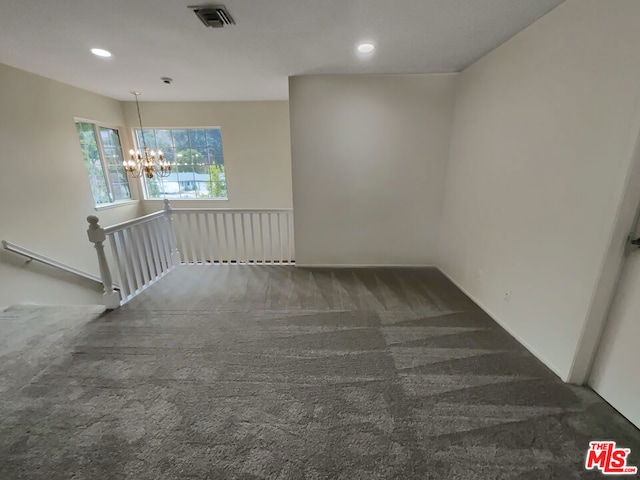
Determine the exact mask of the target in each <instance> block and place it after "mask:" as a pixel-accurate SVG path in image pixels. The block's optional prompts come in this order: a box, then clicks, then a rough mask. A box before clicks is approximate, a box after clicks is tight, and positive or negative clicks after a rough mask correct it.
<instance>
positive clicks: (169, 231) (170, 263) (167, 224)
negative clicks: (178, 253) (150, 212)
mask: <svg viewBox="0 0 640 480" xmlns="http://www.w3.org/2000/svg"><path fill="white" fill-rule="evenodd" d="M158 228H160V233H161V235H162V244H163V246H164V255H165V257H166V259H167V270H171V269H172V268H173V267H174V266H175V264H174V260H176V259H174V258H173V247H172V245H173V242H175V247H176V249H177V248H178V240H177V237H176V234H175V231H174V230H173V222H172V221H170V220H169V217H165V218H164V219H163V221H162V223H160V225H159V226H158Z"/></svg>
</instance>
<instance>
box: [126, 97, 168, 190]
mask: <svg viewBox="0 0 640 480" xmlns="http://www.w3.org/2000/svg"><path fill="white" fill-rule="evenodd" d="M131 94H132V95H135V97H136V109H137V110H138V121H139V122H140V136H141V137H142V150H129V160H125V161H124V162H122V166H123V167H124V171H125V172H127V173H128V174H129V175H131V176H132V177H133V178H140V177H142V176H145V177H147V178H153V177H154V176H156V175H157V176H159V177H167V176H168V175H169V174H170V173H171V164H170V163H169V162H168V161H167V160H165V159H164V155H163V154H162V150H158V152H157V153H156V152H155V151H153V150H149V149H148V148H147V142H146V141H145V139H144V130H143V128H142V117H141V116H140V104H139V103H138V95H140V92H131Z"/></svg>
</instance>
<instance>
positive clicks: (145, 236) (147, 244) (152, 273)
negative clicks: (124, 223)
mask: <svg viewBox="0 0 640 480" xmlns="http://www.w3.org/2000/svg"><path fill="white" fill-rule="evenodd" d="M140 233H141V236H142V244H143V245H144V253H145V257H146V260H147V270H149V281H151V280H155V279H156V278H158V275H159V274H158V273H157V272H156V267H155V263H154V262H153V252H152V250H151V240H150V239H149V230H148V229H147V225H146V224H144V223H143V224H142V225H140Z"/></svg>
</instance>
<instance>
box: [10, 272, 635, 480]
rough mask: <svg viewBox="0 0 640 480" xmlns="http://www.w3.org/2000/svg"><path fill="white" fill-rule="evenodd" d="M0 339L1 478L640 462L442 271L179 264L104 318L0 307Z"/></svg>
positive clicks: (603, 418) (273, 474)
mask: <svg viewBox="0 0 640 480" xmlns="http://www.w3.org/2000/svg"><path fill="white" fill-rule="evenodd" d="M0 338H2V339H3V340H2V341H1V342H0V395H1V397H0V479H2V480H17V479H30V480H31V479H43V480H44V479H46V480H56V479H74V480H78V479H91V480H103V479H132V480H147V479H149V480H151V479H154V480H156V479H345V480H355V479H366V480H370V479H381V478H384V479H404V478H407V479H465V480H472V479H482V480H488V479H521V480H524V479H531V480H543V479H562V480H569V479H577V478H594V479H595V478H603V476H602V475H601V474H600V473H596V472H586V471H585V470H584V468H583V465H584V458H585V454H586V451H587V448H588V442H589V441H590V440H616V441H617V442H618V444H619V445H620V446H625V447H629V448H631V449H632V453H631V458H630V459H629V464H630V465H639V464H640V456H639V454H640V432H639V431H638V430H637V429H635V428H634V427H632V426H631V425H630V424H629V423H627V422H626V421H625V420H624V419H623V418H622V417H621V416H619V415H618V414H617V413H616V412H615V411H614V410H613V409H612V408H611V407H609V406H608V405H607V404H606V403H604V402H603V401H602V400H601V399H600V398H599V397H598V396H596V395H595V394H594V393H593V392H591V391H590V390H588V389H586V388H578V387H570V386H567V385H565V384H563V383H562V382H560V380H559V379H557V378H556V377H555V376H554V375H553V374H552V373H550V372H549V371H548V370H547V369H546V368H545V367H544V366H543V365H542V364H541V363H539V362H538V361H537V360H536V359H535V358H534V357H533V356H531V355H530V354H529V353H528V352H527V351H526V350H525V349H524V348H523V347H521V346H520V345H519V344H518V343H517V342H516V341H515V340H513V339H512V338H511V337H510V336H509V335H508V334H507V333H506V332H505V331H504V330H502V329H501V328H500V327H499V326H498V325H497V324H495V323H494V322H493V321H492V320H491V319H490V318H489V317H488V316H487V315H485V314H484V313H483V312H482V311H481V310H479V309H478V307H476V306H475V305H474V304H473V303H472V302H471V301H470V300H469V299H467V298H466V297H465V296H464V295H463V294H462V293H460V292H459V291H458V290H457V289H456V288H455V287H454V286H453V285H452V284H451V283H449V282H448V281H447V280H446V279H445V278H444V277H443V276H442V275H441V274H440V273H438V272H437V271H435V270H429V269H385V270H374V269H363V270H308V269H301V268H298V269H296V268H295V267H284V266H282V267H277V266H276V267H270V266H218V267H211V266H209V267H206V266H191V267H180V268H178V269H176V270H175V271H174V272H172V273H171V274H170V275H168V276H167V277H165V278H164V279H162V280H161V281H160V282H158V283H157V284H156V285H154V286H153V287H152V288H151V289H150V290H148V291H146V292H144V293H143V294H141V295H140V296H138V297H136V298H135V299H133V300H132V301H131V302H130V303H129V304H127V305H126V306H124V307H122V308H121V309H119V310H117V311H113V312H110V313H107V314H103V315H100V312H99V310H95V309H94V310H86V311H85V312H84V316H83V315H82V314H80V312H79V311H74V310H64V309H62V310H60V309H57V310H56V309H48V310H47V309H46V308H44V309H42V308H41V309H37V308H34V307H20V308H13V309H9V310H7V311H5V312H2V313H0ZM14 338H15V339H16V340H15V341H14ZM627 478H628V477H627Z"/></svg>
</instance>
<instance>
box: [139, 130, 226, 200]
mask: <svg viewBox="0 0 640 480" xmlns="http://www.w3.org/2000/svg"><path fill="white" fill-rule="evenodd" d="M135 133H136V140H137V142H138V146H139V147H140V148H142V146H143V145H145V144H146V146H147V147H148V148H149V149H150V150H155V151H157V150H162V152H163V154H164V157H165V159H166V160H167V161H169V162H171V164H172V165H173V168H172V170H171V173H170V174H169V176H167V177H159V176H154V177H153V178H145V179H144V181H145V185H146V196H147V198H165V197H166V198H170V199H171V198H185V199H187V198H192V199H198V198H200V199H207V198H222V199H226V198H227V179H226V175H225V170H224V157H223V155H222V136H221V134H220V129H219V128H163V129H159V128H157V129H147V128H145V129H144V130H142V131H141V130H140V129H136V131H135ZM143 133H144V142H143V138H142V134H143Z"/></svg>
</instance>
